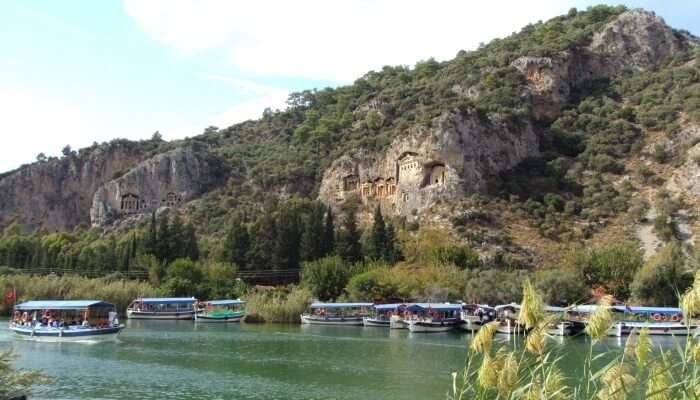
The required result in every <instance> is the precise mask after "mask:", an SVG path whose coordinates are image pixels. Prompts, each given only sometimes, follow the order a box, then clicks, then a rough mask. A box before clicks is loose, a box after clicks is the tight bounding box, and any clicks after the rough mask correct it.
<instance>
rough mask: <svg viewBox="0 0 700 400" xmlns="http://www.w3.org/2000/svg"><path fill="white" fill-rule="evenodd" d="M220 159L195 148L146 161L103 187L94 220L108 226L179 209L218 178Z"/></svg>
mask: <svg viewBox="0 0 700 400" xmlns="http://www.w3.org/2000/svg"><path fill="white" fill-rule="evenodd" d="M215 164H216V160H215V159H213V158H211V157H210V156H209V155H208V154H199V153H198V152H196V151H195V150H194V149H193V148H192V147H189V146H188V147H179V148H177V149H175V150H171V151H169V152H167V153H162V154H158V155H156V156H154V157H152V158H150V159H148V160H145V161H143V162H141V163H139V164H138V165H136V166H135V167H133V168H132V169H130V170H129V171H128V172H127V173H126V174H124V175H123V176H121V177H119V178H117V179H114V180H111V181H109V182H107V183H105V184H104V185H102V186H101V187H99V188H98V189H97V190H96V191H95V193H94V195H93V197H92V207H91V208H90V221H91V223H92V224H93V225H94V226H103V225H108V224H111V223H112V222H114V221H115V220H118V219H120V218H123V217H126V216H130V215H134V214H143V213H150V212H152V211H156V210H158V209H159V208H160V207H177V206H179V205H181V204H184V203H186V202H187V201H189V200H191V199H192V198H193V197H195V196H197V195H199V194H202V193H203V192H204V191H206V190H207V189H209V188H210V187H211V186H212V185H213V184H214V183H215V182H216V181H217V179H218V174H217V172H216V171H217V166H216V165H215Z"/></svg>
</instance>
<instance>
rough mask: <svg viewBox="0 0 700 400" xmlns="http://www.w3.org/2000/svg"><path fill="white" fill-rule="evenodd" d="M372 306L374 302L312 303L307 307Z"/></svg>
mask: <svg viewBox="0 0 700 400" xmlns="http://www.w3.org/2000/svg"><path fill="white" fill-rule="evenodd" d="M372 306H374V303H313V304H311V305H310V306H309V308H361V307H372Z"/></svg>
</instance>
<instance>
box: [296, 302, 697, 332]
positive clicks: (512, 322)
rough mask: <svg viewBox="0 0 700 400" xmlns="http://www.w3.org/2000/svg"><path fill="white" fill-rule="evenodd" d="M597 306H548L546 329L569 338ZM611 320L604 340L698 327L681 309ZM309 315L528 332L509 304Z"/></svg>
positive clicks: (333, 320)
mask: <svg viewBox="0 0 700 400" xmlns="http://www.w3.org/2000/svg"><path fill="white" fill-rule="evenodd" d="M598 307H600V306H598V305H579V306H571V307H552V306H546V307H545V309H544V311H545V313H547V314H548V315H551V316H553V318H551V321H552V322H551V323H550V326H549V328H548V329H547V332H548V334H550V335H553V336H571V335H577V334H581V333H583V332H584V331H585V328H586V325H587V324H588V320H589V318H590V316H591V314H592V313H593V312H594V311H595V310H596V309H597V308H598ZM609 308H610V311H611V314H612V316H613V319H612V323H611V325H610V327H609V329H608V331H607V334H608V336H617V337H620V336H625V335H629V334H631V333H633V332H638V331H639V330H640V329H641V328H646V329H647V330H648V332H649V334H651V335H688V334H693V335H694V334H695V332H696V330H697V329H698V326H699V325H698V324H697V323H694V322H692V321H691V322H690V323H688V322H687V321H686V320H685V319H684V318H683V312H682V311H681V309H680V308H671V307H637V306H626V305H616V306H610V307H609ZM309 309H310V310H309V311H310V312H309V313H307V314H303V315H302V316H301V322H302V323H304V324H318V325H364V326H373V327H385V328H391V329H408V330H410V331H411V332H447V331H451V330H464V331H469V332H476V331H478V330H479V328H480V327H481V326H483V325H485V324H487V323H489V322H493V321H496V322H498V325H497V329H496V332H498V333H502V334H518V333H526V332H525V328H524V326H522V325H521V324H519V323H518V315H519V312H520V305H519V304H515V303H511V304H504V305H498V306H495V307H490V306H488V305H482V304H455V303H405V304H403V303H402V304H399V303H397V304H373V303H313V304H311V306H310V307H309Z"/></svg>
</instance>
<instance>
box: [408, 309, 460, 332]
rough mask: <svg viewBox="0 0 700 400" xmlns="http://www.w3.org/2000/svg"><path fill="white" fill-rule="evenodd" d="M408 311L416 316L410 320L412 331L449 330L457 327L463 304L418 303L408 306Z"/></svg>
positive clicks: (409, 326) (409, 328) (409, 324)
mask: <svg viewBox="0 0 700 400" xmlns="http://www.w3.org/2000/svg"><path fill="white" fill-rule="evenodd" d="M406 310H407V311H410V312H412V313H414V314H415V315H416V316H415V318H413V319H410V320H409V321H408V330H410V331H411V332H421V333H428V332H447V331H451V330H452V329H454V328H456V327H457V326H458V325H459V323H460V319H459V313H460V311H461V310H462V305H461V304H450V303H416V304H411V305H409V306H408V307H406Z"/></svg>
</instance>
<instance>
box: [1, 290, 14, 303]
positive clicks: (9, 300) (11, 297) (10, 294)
mask: <svg viewBox="0 0 700 400" xmlns="http://www.w3.org/2000/svg"><path fill="white" fill-rule="evenodd" d="M16 298H17V291H16V290H15V288H12V289H10V290H9V291H8V292H7V293H5V298H4V299H3V303H5V304H12V303H13V302H14V301H15V299H16Z"/></svg>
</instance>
